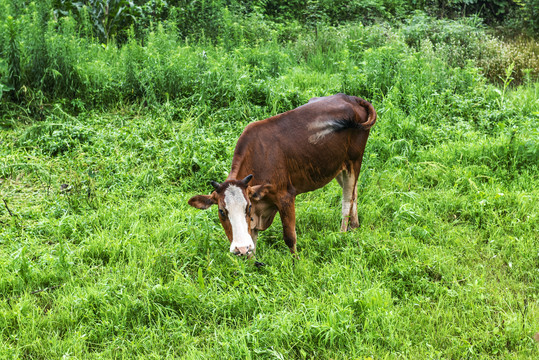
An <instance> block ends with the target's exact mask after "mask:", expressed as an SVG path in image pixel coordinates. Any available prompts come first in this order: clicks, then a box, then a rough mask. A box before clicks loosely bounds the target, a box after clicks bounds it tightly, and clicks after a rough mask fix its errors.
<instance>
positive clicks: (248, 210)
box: [247, 205, 251, 215]
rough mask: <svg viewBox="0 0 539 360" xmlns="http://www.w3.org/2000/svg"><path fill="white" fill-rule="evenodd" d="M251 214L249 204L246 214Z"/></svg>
mask: <svg viewBox="0 0 539 360" xmlns="http://www.w3.org/2000/svg"><path fill="white" fill-rule="evenodd" d="M250 214H251V205H249V208H247V215H250Z"/></svg>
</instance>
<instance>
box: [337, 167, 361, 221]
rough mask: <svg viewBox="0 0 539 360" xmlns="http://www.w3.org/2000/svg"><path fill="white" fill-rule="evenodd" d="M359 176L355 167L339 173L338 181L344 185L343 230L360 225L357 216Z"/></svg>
mask: <svg viewBox="0 0 539 360" xmlns="http://www.w3.org/2000/svg"><path fill="white" fill-rule="evenodd" d="M357 178H358V175H356V174H355V173H354V171H353V169H350V171H349V170H347V169H344V170H343V171H341V172H340V173H339V175H337V178H336V180H337V182H338V183H339V185H340V186H341V187H342V222H341V231H348V230H350V229H355V228H357V227H359V219H358V216H357Z"/></svg>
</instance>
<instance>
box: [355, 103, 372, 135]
mask: <svg viewBox="0 0 539 360" xmlns="http://www.w3.org/2000/svg"><path fill="white" fill-rule="evenodd" d="M355 100H356V102H357V103H358V104H359V105H361V106H363V107H364V108H365V110H367V115H368V116H367V121H365V122H361V123H360V125H361V128H363V129H364V130H369V129H370V128H371V127H372V126H373V125H374V124H375V123H376V110H374V107H373V106H372V104H371V103H370V102H368V101H367V100H363V99H362V98H358V97H356V99H355Z"/></svg>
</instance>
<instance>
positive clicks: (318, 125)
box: [308, 120, 333, 144]
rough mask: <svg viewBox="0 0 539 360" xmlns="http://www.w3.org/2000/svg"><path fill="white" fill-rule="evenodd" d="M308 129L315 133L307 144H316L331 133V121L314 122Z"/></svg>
mask: <svg viewBox="0 0 539 360" xmlns="http://www.w3.org/2000/svg"><path fill="white" fill-rule="evenodd" d="M308 129H309V130H311V131H314V132H315V133H314V134H312V135H311V136H309V142H310V143H311V144H316V143H318V142H319V141H320V140H322V139H323V138H324V137H325V136H326V135H328V134H331V133H332V132H333V128H332V127H331V121H320V120H318V121H315V122H313V123H311V124H309V126H308Z"/></svg>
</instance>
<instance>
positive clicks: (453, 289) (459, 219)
mask: <svg viewBox="0 0 539 360" xmlns="http://www.w3.org/2000/svg"><path fill="white" fill-rule="evenodd" d="M535 89H537V88H535ZM532 90H533V89H529V88H528V89H519V90H518V92H516V93H510V94H509V95H510V96H509V97H510V98H511V99H512V101H515V102H518V101H523V100H522V99H523V97H525V96H526V94H527V92H529V91H532ZM535 91H536V90H535ZM534 101H535V104H533V103H532V104H530V103H527V106H531V107H532V108H533V110H534V111H537V110H536V109H537V100H534ZM532 102H533V101H532ZM377 108H378V109H379V112H380V118H379V123H378V124H377V127H375V128H374V129H373V132H372V135H371V139H370V142H369V144H368V149H367V152H366V157H365V162H364V167H363V170H362V174H361V178H360V182H359V183H360V184H359V186H360V189H361V190H360V197H359V212H360V220H361V227H360V228H359V229H357V230H356V231H353V232H350V233H346V234H342V233H340V232H339V231H338V228H339V223H340V220H339V216H340V210H339V204H340V196H341V195H340V189H339V187H338V185H336V184H335V183H332V184H330V185H328V186H326V187H325V188H323V189H321V190H318V191H315V192H313V193H309V194H305V195H302V196H300V198H299V200H298V205H297V214H298V224H297V230H298V234H299V241H298V246H299V254H300V258H301V260H300V261H296V262H295V264H294V262H293V261H292V259H291V258H290V256H289V254H288V251H287V249H286V246H285V245H284V243H283V241H282V239H281V234H280V224H279V222H278V220H277V221H276V222H275V224H274V225H273V226H272V227H271V228H270V229H269V230H268V231H266V232H264V233H263V234H262V235H261V237H260V240H259V246H258V252H257V256H258V259H259V260H260V261H263V262H265V263H266V264H267V266H266V267H263V268H260V269H259V268H256V267H255V266H253V264H252V263H251V262H249V261H243V260H240V259H237V258H235V257H232V256H230V255H229V254H228V253H227V252H228V251H227V247H228V246H227V241H226V239H225V236H224V232H223V230H222V229H221V228H220V225H219V223H218V221H217V217H216V216H215V214H214V213H213V212H211V211H208V212H202V211H196V210H195V209H192V208H190V207H189V206H188V205H187V200H188V198H189V197H190V196H191V195H193V194H195V193H197V192H208V191H209V190H210V186H208V183H207V181H206V179H210V178H215V179H217V180H220V179H223V178H224V176H225V174H226V171H227V169H228V166H229V162H230V158H231V153H232V150H233V146H234V143H235V140H236V138H237V136H238V135H239V133H240V132H241V129H242V128H243V126H244V124H245V123H247V121H243V122H239V123H233V122H222V121H221V122H218V121H212V120H213V119H216V118H219V117H220V116H221V115H219V114H208V115H207V116H208V117H207V118H206V120H205V121H204V124H205V125H204V126H194V124H197V122H199V121H201V119H200V118H197V117H196V115H195V114H192V113H191V114H189V113H187V114H186V115H184V116H183V117H182V118H181V120H180V121H178V120H175V119H174V114H173V113H172V112H168V113H167V112H166V111H158V112H145V113H142V114H141V113H138V112H136V111H132V110H129V109H125V110H122V111H117V112H110V113H83V114H80V115H78V116H76V117H73V116H69V115H66V114H65V113H63V112H61V111H59V110H58V111H56V113H54V114H53V115H51V116H50V117H49V119H47V120H46V121H45V122H41V123H35V124H34V125H32V126H16V127H14V128H10V129H5V130H2V132H1V135H2V147H1V149H2V150H1V151H2V154H1V155H2V161H1V163H0V170H1V173H2V175H1V178H2V183H1V192H2V199H5V200H6V202H7V204H8V207H9V209H10V210H11V212H12V213H13V216H10V215H9V213H8V211H7V208H6V207H5V206H4V204H2V209H1V210H0V211H1V212H0V222H1V223H2V230H1V233H0V234H1V240H0V241H1V243H0V244H1V247H0V268H1V270H0V271H1V273H2V274H3V275H2V278H1V279H0V293H1V294H2V296H1V300H0V301H1V302H0V329H2V330H0V334H1V344H2V345H1V346H2V349H1V351H2V353H3V354H4V356H8V357H12V358H59V357H62V356H66V357H74V358H123V357H125V358H133V357H142V356H144V357H150V358H165V357H181V358H211V357H219V358H231V359H237V358H328V359H329V358H332V359H340V358H342V359H348V358H361V359H363V358H368V357H373V358H386V357H387V358H398V357H402V358H464V357H470V358H491V357H499V358H533V357H535V356H537V355H538V347H537V345H536V344H535V343H534V341H533V335H534V334H535V333H536V332H538V331H539V328H538V325H537V318H538V317H539V304H538V285H539V284H538V281H537V279H538V276H537V271H538V270H539V269H538V265H539V263H538V262H539V258H538V254H539V239H538V235H537V229H538V217H537V214H538V213H539V211H538V210H539V209H538V208H539V205H538V204H539V202H538V201H537V200H538V199H539V193H538V189H539V187H538V179H537V174H538V172H537V162H536V161H535V160H537V152H536V147H535V148H534V147H533V146H536V144H537V135H538V134H537V128H536V125H537V117H536V116H535V117H533V116H532V117H530V118H528V120H527V122H526V121H524V122H521V123H518V122H516V121H515V122H514V125H513V126H515V128H516V135H511V134H512V133H510V134H509V135H507V134H505V133H504V131H505V130H504V131H499V132H495V133H494V134H492V135H489V134H486V133H485V132H484V131H481V125H480V124H477V125H473V129H468V131H461V127H462V126H464V125H465V124H460V123H455V124H447V123H446V124H445V125H444V126H445V127H443V126H442V125H440V126H442V130H440V131H442V134H445V138H441V139H438V133H437V131H438V130H435V129H433V127H430V126H428V124H427V125H425V126H424V125H422V124H420V123H417V120H414V119H413V118H412V117H405V118H403V119H402V121H401V122H400V123H401V127H402V131H412V132H413V133H414V134H411V135H408V136H407V139H408V140H406V138H405V139H397V140H392V137H396V138H398V137H399V135H398V134H396V135H395V134H394V133H395V132H396V131H400V130H391V131H390V130H389V129H391V127H392V126H393V125H392V124H391V122H392V121H394V120H393V119H392V114H391V112H392V111H393V110H392V109H391V108H385V107H384V103H382V104H378V106H377ZM178 111H181V109H179V110H178ZM414 122H416V123H415V124H413V123H414ZM425 127H426V129H425ZM406 129H407V130H406ZM474 129H475V130H474ZM422 132H424V133H422ZM414 136H415V138H417V139H423V140H422V141H420V140H417V141H418V142H420V143H421V144H420V145H415V142H414V140H413V139H414ZM527 144H528V145H527ZM534 151H535V152H534ZM530 156H531V158H529V157H530ZM63 184H65V185H64V186H63V187H62V185H63ZM66 186H67V188H66ZM63 188H66V189H63ZM64 190H67V191H64ZM39 290H43V291H40V292H36V291H39Z"/></svg>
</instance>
